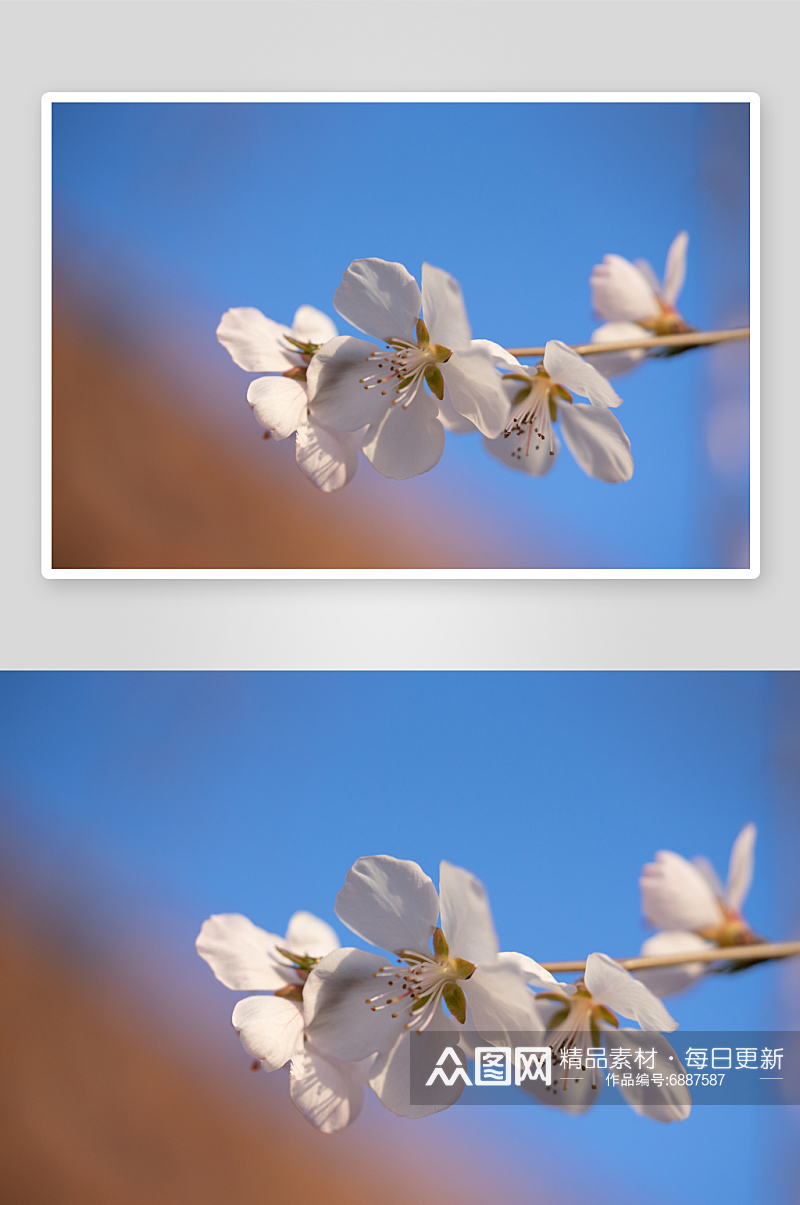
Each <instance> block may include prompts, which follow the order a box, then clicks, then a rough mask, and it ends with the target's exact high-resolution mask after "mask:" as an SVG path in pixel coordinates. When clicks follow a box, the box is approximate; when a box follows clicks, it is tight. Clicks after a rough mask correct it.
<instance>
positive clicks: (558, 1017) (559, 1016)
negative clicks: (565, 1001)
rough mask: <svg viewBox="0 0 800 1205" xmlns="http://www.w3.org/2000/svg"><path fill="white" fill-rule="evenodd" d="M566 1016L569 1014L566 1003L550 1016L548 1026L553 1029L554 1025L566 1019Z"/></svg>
mask: <svg viewBox="0 0 800 1205" xmlns="http://www.w3.org/2000/svg"><path fill="white" fill-rule="evenodd" d="M568 1016H569V1005H567V1007H566V1008H560V1009H559V1010H558V1012H557V1013H556V1014H555V1015H554V1016H552V1017H551V1018H550V1025H549V1027H548V1028H549V1029H555V1027H556V1026H557V1025H560V1024H561V1022H562V1021H566V1019H567V1017H568Z"/></svg>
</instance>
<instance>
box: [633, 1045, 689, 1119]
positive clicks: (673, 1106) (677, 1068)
mask: <svg viewBox="0 0 800 1205" xmlns="http://www.w3.org/2000/svg"><path fill="white" fill-rule="evenodd" d="M615 1036H618V1037H619V1038H620V1040H622V1039H627V1040H628V1041H629V1042H631V1044H633V1043H634V1042H638V1043H639V1044H640V1049H643V1047H642V1046H641V1036H642V1035H641V1033H639V1031H638V1030H636V1029H619V1030H617V1034H616V1035H615ZM645 1045H647V1046H648V1047H649V1048H650V1050H655V1052H656V1056H655V1058H654V1059H653V1070H654V1071H656V1072H660V1073H661V1074H662V1075H663V1076H664V1082H663V1085H662V1087H660V1088H657V1089H655V1090H654V1089H653V1088H652V1087H649V1088H644V1087H642V1086H639V1087H638V1088H637V1087H636V1086H634V1087H625V1088H623V1087H622V1085H621V1084H620V1089H619V1090H620V1092H621V1093H622V1095H623V1096H624V1097H625V1099H626V1101H627V1102H628V1104H629V1105H630V1106H631V1108H632V1109H633V1111H634V1112H635V1113H641V1115H642V1116H643V1117H651V1118H652V1119H653V1121H685V1120H686V1118H687V1117H688V1116H689V1114H690V1113H691V1111H692V1094H691V1092H690V1091H689V1089H688V1088H687V1087H686V1085H685V1084H683V1085H680V1084H676V1083H675V1082H674V1081H675V1080H676V1079H677V1078H678V1077H679V1076H680V1075H683V1076H685V1075H686V1068H685V1067H684V1065H683V1063H682V1062H681V1061H680V1059H679V1058H678V1055H677V1053H676V1052H675V1051H674V1050H673V1048H672V1047H671V1046H670V1044H669V1042H668V1041H667V1039H666V1038H664V1037H662V1036H661V1034H660V1033H655V1034H654V1033H649V1034H648V1035H647V1042H646V1043H645ZM648 1053H649V1051H648ZM647 1074H648V1076H650V1078H652V1074H651V1072H650V1068H649V1066H648V1071H647ZM670 1077H672V1081H673V1082H672V1084H671V1083H670ZM631 1078H634V1077H631ZM656 1092H657V1093H658V1100H659V1102H660V1103H659V1104H657V1105H655V1104H650V1103H645V1102H649V1098H652V1096H653V1095H654V1094H655V1093H656Z"/></svg>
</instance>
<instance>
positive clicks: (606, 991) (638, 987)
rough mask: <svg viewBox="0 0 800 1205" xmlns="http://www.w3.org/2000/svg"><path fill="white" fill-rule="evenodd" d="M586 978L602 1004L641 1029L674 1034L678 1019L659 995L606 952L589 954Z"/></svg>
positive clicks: (593, 993)
mask: <svg viewBox="0 0 800 1205" xmlns="http://www.w3.org/2000/svg"><path fill="white" fill-rule="evenodd" d="M583 980H584V983H585V984H586V987H587V989H588V990H589V991H590V992H591V994H592V996H593V997H594V998H595V1000H596V1001H597V1002H598V1003H599V1004H607V1005H608V1007H609V1008H613V1010H614V1012H616V1013H620V1015H621V1016H623V1017H631V1018H632V1020H634V1021H636V1022H638V1024H639V1025H640V1026H641V1027H642V1029H657V1030H664V1031H666V1032H667V1033H671V1032H672V1030H673V1029H677V1028H678V1022H677V1021H676V1020H674V1018H672V1017H671V1016H670V1015H669V1013H668V1012H667V1010H666V1009H665V1008H664V1005H663V1004H662V1003H661V1001H660V1000H659V999H658V997H657V996H654V995H653V993H652V992H651V991H649V990H648V989H647V988H646V987H645V986H644V984H643V983H640V982H639V980H638V979H634V977H633V975H631V973H630V972H629V971H626V970H625V968H624V967H621V966H620V965H619V963H618V962H614V960H613V958H609V957H608V955H607V954H590V955H589V957H588V958H587V959H586V970H585V972H584V976H583Z"/></svg>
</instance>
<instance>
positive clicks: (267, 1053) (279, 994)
mask: <svg viewBox="0 0 800 1205" xmlns="http://www.w3.org/2000/svg"><path fill="white" fill-rule="evenodd" d="M196 944H197V952H198V954H199V955H200V957H201V958H203V959H205V961H206V962H207V963H208V964H209V966H210V967H211V969H212V971H213V972H214V974H215V975H216V977H217V979H219V980H220V982H221V983H224V984H225V986H226V987H229V988H231V989H232V990H233V991H261V992H271V993H273V994H272V995H263V996H248V997H247V998H246V999H244V1000H240V1001H239V1002H238V1004H237V1005H236V1007H235V1008H234V1010H233V1017H232V1022H233V1026H234V1028H235V1029H236V1032H237V1033H238V1034H239V1036H240V1038H241V1040H242V1045H243V1046H244V1048H245V1050H246V1051H247V1053H248V1054H249V1055H250V1056H251V1057H252V1058H254V1059H256V1060H257V1061H258V1062H259V1063H260V1064H261V1066H262V1068H263V1069H264V1070H265V1071H275V1070H276V1069H277V1068H278V1067H283V1066H284V1065H285V1064H286V1063H290V1094H291V1098H292V1101H293V1103H294V1104H295V1105H296V1106H297V1108H298V1109H299V1110H300V1112H301V1113H302V1114H303V1115H304V1116H305V1117H306V1118H307V1119H308V1121H310V1122H311V1123H312V1125H314V1126H316V1127H317V1129H319V1130H322V1131H323V1132H324V1133H334V1132H335V1131H337V1130H342V1129H344V1128H345V1127H346V1126H348V1125H350V1124H351V1123H352V1122H353V1121H355V1119H356V1117H357V1116H358V1114H359V1112H360V1110H361V1103H362V1096H363V1085H364V1079H365V1075H366V1074H367V1073H368V1069H369V1063H371V1060H368V1061H367V1063H366V1064H364V1063H361V1064H354V1063H346V1062H342V1061H341V1060H339V1059H336V1058H332V1057H331V1056H330V1055H325V1054H323V1053H322V1052H321V1051H319V1050H317V1049H315V1047H314V1045H313V1043H311V1042H309V1041H308V1038H307V1035H306V1032H305V1023H304V1014H305V1006H304V1002H303V991H304V987H305V984H306V981H307V979H308V975H309V972H310V970H311V968H312V967H313V966H314V965H315V964H316V963H317V962H318V961H319V959H320V958H322V957H323V956H324V955H326V954H328V953H330V951H331V950H335V949H338V946H339V939H338V938H337V936H336V934H335V933H334V931H333V929H332V928H331V927H330V925H327V924H326V923H325V921H322V920H320V919H319V918H318V917H316V916H314V915H312V913H310V912H295V914H294V916H293V917H292V918H291V920H290V921H289V927H288V929H287V931H286V936H285V937H278V935H277V934H275V933H267V932H266V931H265V930H264V929H259V928H258V926H257V925H254V924H253V922H252V921H251V920H248V918H247V917H246V916H242V915H240V914H239V913H225V914H220V915H216V916H211V917H209V919H208V920H207V921H205V923H204V924H203V927H202V929H201V930H200V935H199V936H198V938H197V943H196Z"/></svg>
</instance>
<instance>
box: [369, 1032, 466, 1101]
mask: <svg viewBox="0 0 800 1205" xmlns="http://www.w3.org/2000/svg"><path fill="white" fill-rule="evenodd" d="M427 1028H428V1030H432V1029H437V1030H438V1029H447V1030H451V1031H452V1032H453V1038H454V1041H453V1045H454V1046H455V1045H456V1043H457V1042H458V1036H457V1030H458V1026H457V1025H456V1024H455V1022H453V1021H451V1020H450V1019H449V1018H448V1017H446V1016H445V1015H444V1014H443V1013H442V1014H441V1017H436V1018H435V1019H434V1020H433V1021H431V1023H430V1025H429V1026H428V1027H427ZM463 1061H464V1064H465V1069H466V1062H467V1060H466V1057H464V1059H463ZM410 1071H411V1033H410V1032H409V1031H408V1030H404V1031H403V1033H401V1034H400V1036H399V1037H398V1039H397V1041H396V1042H395V1043H394V1045H393V1046H391V1047H390V1048H389V1049H388V1050H385V1051H384V1052H383V1053H382V1054H379V1055H378V1057H377V1058H376V1059H375V1062H374V1063H373V1066H372V1072H371V1074H370V1077H369V1086H370V1088H372V1090H373V1091H374V1092H375V1094H376V1096H377V1097H378V1100H379V1101H380V1102H381V1104H382V1105H384V1106H385V1107H386V1108H387V1109H390V1110H391V1112H392V1113H394V1114H396V1115H397V1116H398V1117H412V1118H417V1117H430V1115H431V1114H432V1113H441V1112H442V1110H443V1109H447V1108H449V1107H450V1105H451V1104H455V1103H456V1101H457V1100H458V1098H459V1096H460V1095H461V1093H462V1092H463V1091H464V1086H465V1085H464V1081H463V1080H462V1079H461V1078H459V1079H457V1080H456V1081H455V1082H454V1083H453V1085H452V1086H451V1087H450V1088H449V1089H445V1088H444V1086H442V1091H447V1093H448V1096H449V1097H451V1098H452V1099H450V1100H449V1102H448V1104H446V1105H412V1104H411V1074H410Z"/></svg>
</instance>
